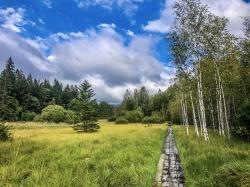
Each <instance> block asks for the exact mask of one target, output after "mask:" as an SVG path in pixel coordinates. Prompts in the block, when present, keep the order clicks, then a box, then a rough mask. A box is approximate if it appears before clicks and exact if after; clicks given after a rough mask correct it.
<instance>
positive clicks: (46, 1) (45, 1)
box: [43, 0, 52, 8]
mask: <svg viewBox="0 0 250 187" xmlns="http://www.w3.org/2000/svg"><path fill="white" fill-rule="evenodd" d="M43 4H44V5H45V6H46V7H47V8H52V2H51V0H43Z"/></svg>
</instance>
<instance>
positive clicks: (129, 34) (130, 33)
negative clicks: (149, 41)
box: [127, 30, 135, 36]
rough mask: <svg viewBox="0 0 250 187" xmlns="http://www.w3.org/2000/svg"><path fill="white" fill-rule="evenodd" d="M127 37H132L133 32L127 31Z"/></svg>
mask: <svg viewBox="0 0 250 187" xmlns="http://www.w3.org/2000/svg"><path fill="white" fill-rule="evenodd" d="M127 35H128V36H134V35H135V34H134V32H133V31H131V30H127Z"/></svg>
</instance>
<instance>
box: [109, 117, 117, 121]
mask: <svg viewBox="0 0 250 187" xmlns="http://www.w3.org/2000/svg"><path fill="white" fill-rule="evenodd" d="M115 120H116V117H115V116H109V117H108V121H109V122H113V121H115Z"/></svg>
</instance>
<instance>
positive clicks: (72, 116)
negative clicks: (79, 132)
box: [65, 110, 80, 124]
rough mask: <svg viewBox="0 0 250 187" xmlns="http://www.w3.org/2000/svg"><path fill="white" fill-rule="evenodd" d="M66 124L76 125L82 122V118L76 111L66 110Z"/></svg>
mask: <svg viewBox="0 0 250 187" xmlns="http://www.w3.org/2000/svg"><path fill="white" fill-rule="evenodd" d="M65 122H66V123H70V124H76V123H79V122H80V118H79V116H78V115H77V114H76V113H75V112H74V111H72V110H66V114H65Z"/></svg>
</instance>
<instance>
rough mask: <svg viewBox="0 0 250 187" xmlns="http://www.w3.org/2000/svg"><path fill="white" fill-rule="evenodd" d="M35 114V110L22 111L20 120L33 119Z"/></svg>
mask: <svg viewBox="0 0 250 187" xmlns="http://www.w3.org/2000/svg"><path fill="white" fill-rule="evenodd" d="M35 116H36V113H35V112H24V113H22V117H21V120H22V121H33V119H34V118H35Z"/></svg>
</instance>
